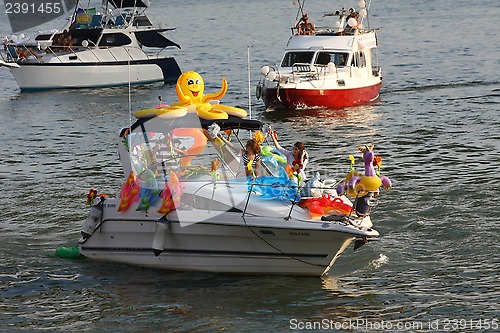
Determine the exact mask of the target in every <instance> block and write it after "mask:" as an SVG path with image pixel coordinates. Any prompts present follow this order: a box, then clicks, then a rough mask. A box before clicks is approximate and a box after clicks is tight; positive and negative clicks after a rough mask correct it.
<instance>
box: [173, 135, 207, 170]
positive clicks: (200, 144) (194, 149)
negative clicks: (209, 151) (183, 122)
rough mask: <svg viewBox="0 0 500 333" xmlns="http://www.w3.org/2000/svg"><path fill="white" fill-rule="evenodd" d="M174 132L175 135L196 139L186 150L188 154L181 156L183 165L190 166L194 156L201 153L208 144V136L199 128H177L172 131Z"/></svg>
mask: <svg viewBox="0 0 500 333" xmlns="http://www.w3.org/2000/svg"><path fill="white" fill-rule="evenodd" d="M172 134H173V135H175V136H182V137H191V138H193V139H194V143H193V145H192V146H191V147H189V148H188V149H187V150H186V151H185V155H186V156H184V157H181V158H180V165H181V166H190V165H191V161H192V160H193V158H195V157H196V155H198V154H201V153H202V152H203V150H204V149H205V147H206V146H207V137H206V136H205V134H204V133H203V131H202V130H201V129H199V128H175V129H174V130H173V131H172Z"/></svg>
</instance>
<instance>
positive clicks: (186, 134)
mask: <svg viewBox="0 0 500 333" xmlns="http://www.w3.org/2000/svg"><path fill="white" fill-rule="evenodd" d="M143 114H144V112H143ZM158 114H159V115H158V116H156V117H155V116H154V115H153V116H151V115H149V116H148V117H146V118H140V119H138V120H137V121H136V122H135V123H134V124H133V125H131V127H129V128H123V129H122V130H121V131H120V133H119V135H118V137H117V142H118V150H119V156H120V159H121V163H122V166H123V171H124V178H125V182H124V183H123V187H122V188H121V190H120V192H119V195H117V196H116V197H115V198H108V197H107V196H99V194H97V195H96V192H95V191H94V190H91V191H90V192H89V202H88V203H89V204H91V202H92V201H93V198H95V200H96V202H97V201H98V202H97V204H93V205H92V207H91V209H90V212H89V215H88V217H87V219H86V220H85V222H84V224H83V228H82V231H81V233H82V237H81V239H80V240H79V246H80V253H81V254H83V255H84V256H86V257H88V258H91V259H96V260H104V261H114V262H121V263H127V264H132V265H141V266H149V267H155V268H162V269H169V270H181V271H209V272H221V273H241V274H283V275H310V276H320V275H322V274H325V273H327V272H328V271H329V270H330V269H331V267H332V265H333V264H334V263H335V261H336V259H337V258H338V257H339V255H340V254H342V252H343V251H344V250H345V249H346V248H347V247H348V246H349V245H350V244H351V243H352V242H354V243H355V246H360V245H362V244H365V243H367V242H368V240H370V239H373V238H376V237H378V236H379V233H378V232H377V231H376V230H374V229H373V228H372V221H371V219H370V215H369V210H370V209H371V207H368V206H367V204H368V205H371V203H370V202H369V201H366V202H365V204H364V205H361V204H359V205H358V206H359V209H358V206H355V209H354V211H353V210H352V203H351V201H350V200H349V199H348V198H347V197H346V196H344V195H340V196H338V195H337V193H336V191H335V189H334V188H333V185H334V183H333V182H330V184H327V182H326V181H321V180H319V179H318V177H313V178H314V179H313V178H311V179H310V180H309V182H308V183H307V185H306V186H305V187H303V188H301V187H299V186H297V182H294V181H293V175H292V178H289V175H288V174H286V173H284V171H283V170H284V169H283V168H282V167H280V164H279V163H276V161H277V160H279V159H278V155H276V154H277V153H276V152H273V151H272V150H269V149H266V152H267V155H266V156H263V161H264V162H263V167H262V168H261V169H262V170H263V174H261V175H259V176H258V177H237V171H238V168H239V166H240V162H239V157H238V156H239V152H237V153H236V152H235V151H234V150H233V149H231V148H230V147H229V146H228V145H224V144H221V141H219V140H218V139H217V135H214V134H213V133H214V132H219V133H221V134H222V135H225V136H228V137H227V139H228V140H229V139H231V141H232V142H233V143H234V145H236V144H238V143H240V144H241V143H242V141H243V144H242V147H243V146H244V145H245V142H246V140H247V139H250V138H252V137H253V136H254V137H256V138H257V137H258V136H261V135H262V133H263V132H265V129H264V130H262V127H263V126H265V125H263V124H262V123H261V122H260V121H257V120H251V119H246V118H245V119H243V118H239V117H236V116H231V115H229V116H228V117H227V119H220V120H213V119H212V120H205V119H201V118H200V117H198V115H197V114H196V113H186V112H182V111H181V112H173V113H172V114H171V115H170V114H169V113H162V112H160V113H158ZM252 132H253V136H252ZM212 138H216V139H215V140H214V139H212ZM265 144H266V142H265V141H264V142H263V143H262V144H261V145H262V146H264V145H265ZM265 147H267V146H265ZM312 194H314V197H312V196H311V195H312ZM306 195H307V196H306ZM315 200H318V202H319V200H328V201H329V202H332V201H333V202H335V203H334V204H332V205H330V208H329V209H328V210H326V209H325V212H326V213H324V212H323V211H320V212H318V211H316V210H315V209H317V208H318V207H317V206H316V208H315V209H313V208H312V207H313V204H312V203H313V202H314V201H315ZM370 200H373V198H371V199H370ZM308 203H309V205H308ZM324 206H325V207H326V206H327V205H324ZM361 206H364V207H361ZM366 208H369V209H368V211H367V210H366ZM358 211H359V214H358V213H357V212H358Z"/></svg>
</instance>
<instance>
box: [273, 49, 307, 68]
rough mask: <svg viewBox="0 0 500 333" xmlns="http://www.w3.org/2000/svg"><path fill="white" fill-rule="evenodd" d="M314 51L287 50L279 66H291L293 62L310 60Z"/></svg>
mask: <svg viewBox="0 0 500 333" xmlns="http://www.w3.org/2000/svg"><path fill="white" fill-rule="evenodd" d="M313 56H314V52H287V53H286V54H285V56H284V57H283V61H282V62H281V67H292V66H293V65H294V64H298V63H302V64H303V63H306V64H309V63H311V62H312V59H313Z"/></svg>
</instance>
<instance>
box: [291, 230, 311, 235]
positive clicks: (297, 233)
mask: <svg viewBox="0 0 500 333" xmlns="http://www.w3.org/2000/svg"><path fill="white" fill-rule="evenodd" d="M290 235H291V236H311V234H310V233H308V232H298V231H290Z"/></svg>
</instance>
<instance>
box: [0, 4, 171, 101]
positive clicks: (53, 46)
mask: <svg viewBox="0 0 500 333" xmlns="http://www.w3.org/2000/svg"><path fill="white" fill-rule="evenodd" d="M102 5H103V7H102V8H101V10H100V11H97V10H96V8H94V7H91V8H89V7H84V6H82V4H81V3H80V1H78V2H77V6H76V7H75V11H74V13H73V15H72V16H71V18H70V19H69V20H68V22H67V24H66V25H65V26H64V27H63V28H62V29H60V30H51V31H44V32H39V33H37V34H34V35H33V36H30V37H26V36H25V35H24V34H21V35H18V36H15V35H10V36H6V37H4V38H3V40H2V44H3V46H4V47H3V52H1V53H0V55H1V59H2V60H1V61H0V66H5V67H8V68H9V70H10V71H11V73H12V75H13V76H14V78H15V80H16V81H17V83H18V85H19V87H20V88H21V90H22V91H26V90H41V89H55V88H96V87H109V86H119V85H127V84H129V82H130V83H131V84H144V83H151V82H161V81H163V82H175V80H177V78H178V77H179V75H180V74H181V71H180V68H179V65H178V64H177V62H176V61H175V59H174V58H173V57H168V56H164V55H163V53H164V50H165V49H166V48H168V47H171V46H174V47H178V48H180V46H179V45H178V44H176V43H174V42H173V41H171V40H169V39H168V38H166V37H165V36H164V35H163V34H162V33H163V32H165V31H169V30H174V29H175V28H160V27H158V26H155V25H153V23H152V22H151V20H150V19H149V17H148V16H147V15H146V13H145V12H146V10H147V8H148V6H149V0H105V1H103V3H102ZM148 48H149V49H148Z"/></svg>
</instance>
